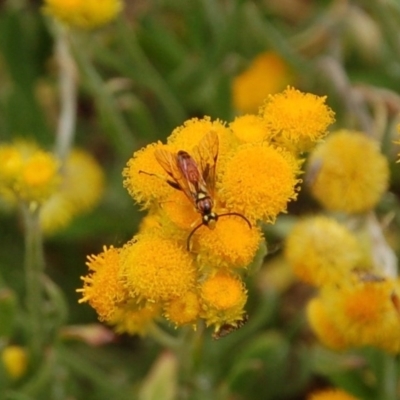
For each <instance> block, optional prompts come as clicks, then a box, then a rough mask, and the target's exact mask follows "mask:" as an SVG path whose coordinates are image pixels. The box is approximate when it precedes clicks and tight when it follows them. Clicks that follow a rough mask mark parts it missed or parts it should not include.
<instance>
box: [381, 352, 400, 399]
mask: <svg viewBox="0 0 400 400" xmlns="http://www.w3.org/2000/svg"><path fill="white" fill-rule="evenodd" d="M380 370H381V374H380V376H379V381H378V382H379V385H380V388H379V389H380V390H379V398H380V399H382V400H397V399H398V393H397V382H398V376H397V375H398V374H397V361H396V357H395V356H393V355H391V354H386V353H383V354H382V363H381V368H380Z"/></svg>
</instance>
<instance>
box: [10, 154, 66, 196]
mask: <svg viewBox="0 0 400 400" xmlns="http://www.w3.org/2000/svg"><path fill="white" fill-rule="evenodd" d="M58 169H59V163H58V161H57V160H56V158H55V157H54V156H53V155H52V154H50V153H47V152H44V151H42V150H38V151H36V152H34V153H33V154H32V155H31V157H29V158H28V159H27V160H25V161H24V164H23V166H22V169H21V171H20V174H19V176H18V179H17V182H16V184H15V191H16V194H17V197H19V198H20V199H22V200H25V201H27V202H31V201H32V202H39V203H43V202H44V201H45V200H46V199H48V198H49V197H50V196H51V195H52V194H53V193H54V192H55V191H56V189H57V188H58V186H59V183H60V175H59V173H58Z"/></svg>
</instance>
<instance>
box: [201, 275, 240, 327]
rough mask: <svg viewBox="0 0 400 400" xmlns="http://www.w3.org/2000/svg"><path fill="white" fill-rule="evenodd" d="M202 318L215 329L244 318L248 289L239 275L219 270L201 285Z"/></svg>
mask: <svg viewBox="0 0 400 400" xmlns="http://www.w3.org/2000/svg"><path fill="white" fill-rule="evenodd" d="M200 298H201V304H202V318H204V320H205V321H206V325H207V326H210V325H215V330H216V331H218V330H219V328H220V327H221V326H223V325H225V324H232V325H234V324H236V323H237V322H238V321H240V320H242V319H243V314H244V310H243V307H244V305H245V303H246V300H247V294H246V289H245V287H244V284H243V282H242V281H241V280H240V278H239V277H238V276H234V275H232V274H229V273H226V272H218V273H217V274H215V275H212V276H209V277H208V278H207V279H205V280H204V282H202V284H201V286H200Z"/></svg>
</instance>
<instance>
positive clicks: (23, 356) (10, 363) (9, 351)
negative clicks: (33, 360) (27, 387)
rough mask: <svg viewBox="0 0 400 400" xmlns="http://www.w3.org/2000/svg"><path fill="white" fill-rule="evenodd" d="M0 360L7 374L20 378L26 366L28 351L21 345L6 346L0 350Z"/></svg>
mask: <svg viewBox="0 0 400 400" xmlns="http://www.w3.org/2000/svg"><path fill="white" fill-rule="evenodd" d="M1 360H2V362H3V365H4V367H5V370H6V372H7V374H8V375H9V376H10V377H11V378H13V379H18V378H21V377H22V376H23V375H24V374H25V372H26V370H27V367H28V352H27V350H26V349H24V348H23V347H21V346H15V345H13V346H6V347H4V348H3V349H2V351H1Z"/></svg>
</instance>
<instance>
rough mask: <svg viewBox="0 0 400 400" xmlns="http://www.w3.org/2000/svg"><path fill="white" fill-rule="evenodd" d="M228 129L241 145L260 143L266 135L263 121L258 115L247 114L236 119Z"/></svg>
mask: <svg viewBox="0 0 400 400" xmlns="http://www.w3.org/2000/svg"><path fill="white" fill-rule="evenodd" d="M229 127H230V128H231V129H232V132H233V133H234V134H235V136H236V137H237V138H238V139H239V140H240V141H241V142H243V143H246V142H260V141H262V140H264V138H265V137H266V135H267V130H266V128H265V123H264V120H263V119H262V118H261V117H260V116H259V115H254V114H247V115H242V116H240V117H236V118H235V120H234V121H233V122H232V123H231V124H230V125H229Z"/></svg>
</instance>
